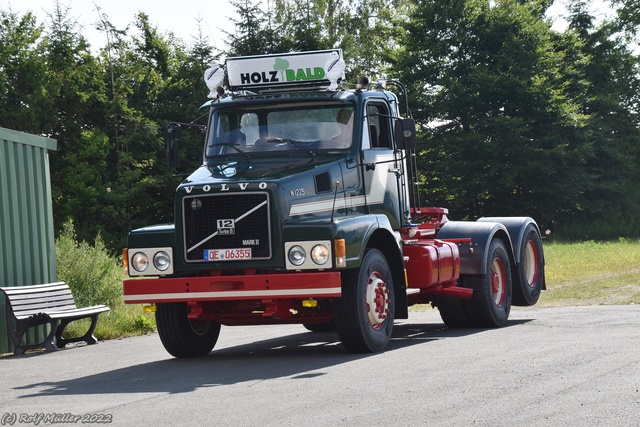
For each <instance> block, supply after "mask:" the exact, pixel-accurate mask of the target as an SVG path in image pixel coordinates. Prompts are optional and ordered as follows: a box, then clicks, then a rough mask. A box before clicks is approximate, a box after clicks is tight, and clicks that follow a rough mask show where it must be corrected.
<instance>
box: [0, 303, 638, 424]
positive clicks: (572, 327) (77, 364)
mask: <svg viewBox="0 0 640 427" xmlns="http://www.w3.org/2000/svg"><path fill="white" fill-rule="evenodd" d="M82 416H84V418H82ZM46 420H49V421H67V422H66V423H65V424H68V425H75V424H80V423H82V422H83V421H85V422H97V421H103V422H110V423H111V424H112V425H118V426H125V425H126V426H134V425H179V426H206V425H209V426H227V425H228V426H334V425H340V426H364V425H366V426H370V425H379V426H418V425H425V426H492V427H493V426H510V427H512V426H572V427H574V426H616V427H620V426H640V306H637V305H629V306H598V307H564V308H526V309H525V308H514V309H513V311H512V315H511V321H510V322H509V325H508V326H507V327H505V328H502V329H493V330H486V329H483V330H458V331H456V330H449V329H447V328H446V327H445V326H444V325H443V324H442V322H441V321H440V317H439V316H438V314H437V312H435V311H429V312H422V313H411V316H410V319H409V320H407V321H399V322H397V324H396V327H395V332H394V337H393V340H392V342H391V344H390V346H389V348H388V349H387V351H385V352H384V353H378V354H373V355H354V354H349V353H347V352H346V351H345V350H344V349H343V348H342V346H341V345H340V344H339V342H338V341H337V336H336V335H335V334H331V333H310V332H306V330H305V329H303V328H302V326H298V325H287V326H266V327H223V329H222V332H221V336H220V340H219V341H218V345H217V346H216V348H215V349H214V351H213V352H212V353H211V354H210V355H208V356H207V357H203V358H198V359H189V360H178V359H173V358H171V356H169V354H168V353H166V352H165V350H164V348H163V347H162V344H161V343H160V339H159V338H158V336H157V335H150V336H144V337H137V338H129V339H123V340H114V341H104V342H101V343H99V344H98V345H93V346H77V347H72V348H68V349H63V350H60V351H58V352H55V353H48V354H46V353H45V354H37V355H28V356H22V357H4V358H2V359H0V425H1V424H4V425H16V426H18V425H44V424H45V421H46Z"/></svg>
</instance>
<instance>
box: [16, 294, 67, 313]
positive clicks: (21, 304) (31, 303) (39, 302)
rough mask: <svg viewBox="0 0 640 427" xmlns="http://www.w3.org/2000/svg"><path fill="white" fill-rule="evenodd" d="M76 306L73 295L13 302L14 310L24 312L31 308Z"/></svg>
mask: <svg viewBox="0 0 640 427" xmlns="http://www.w3.org/2000/svg"><path fill="white" fill-rule="evenodd" d="M68 304H75V301H74V299H73V297H72V296H71V295H61V296H56V297H55V298H47V297H41V298H33V299H29V300H20V301H11V307H13V308H14V310H23V309H25V308H29V307H39V306H41V307H58V306H61V305H68Z"/></svg>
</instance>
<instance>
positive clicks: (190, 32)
mask: <svg viewBox="0 0 640 427" xmlns="http://www.w3.org/2000/svg"><path fill="white" fill-rule="evenodd" d="M59 1H60V4H61V5H62V6H68V7H69V8H70V16H71V17H73V18H74V19H76V20H77V22H78V24H79V25H80V26H81V27H82V28H83V34H84V36H85V37H86V38H87V39H88V40H89V43H90V44H91V47H92V48H93V49H95V50H97V49H99V48H100V47H102V46H103V45H104V44H105V42H106V39H105V36H104V34H101V33H100V32H98V31H97V30H96V29H95V28H94V27H95V23H96V22H97V21H98V12H97V11H96V5H98V6H99V7H100V9H101V10H102V13H106V14H107V16H108V18H109V20H110V21H111V23H112V24H114V25H115V26H116V28H118V29H124V28H125V27H126V26H127V25H130V24H132V23H133V22H134V17H135V15H136V14H137V13H138V12H139V11H143V12H145V13H146V14H147V15H149V19H150V22H151V24H152V25H154V26H155V27H157V28H158V30H159V31H160V32H161V33H165V32H169V31H171V32H173V33H174V34H175V35H176V36H177V37H178V38H180V39H181V40H182V41H184V42H185V43H186V44H188V45H192V44H193V40H194V39H193V37H194V36H195V35H196V34H197V18H202V21H201V25H202V30H203V32H204V34H205V35H207V36H208V37H209V41H210V42H211V43H212V44H213V45H214V46H215V47H216V48H217V49H219V50H220V49H223V48H224V47H225V44H224V41H225V40H226V36H225V35H224V33H223V32H222V31H221V30H225V31H228V32H231V33H233V32H234V26H233V23H232V21H231V19H230V18H234V19H236V18H237V16H236V14H235V9H234V8H233V6H232V5H231V3H230V2H229V0H178V1H177V2H176V1H171V2H170V1H167V0H164V1H162V0H160V1H158V0H59ZM566 1H567V0H556V4H554V6H552V8H551V9H550V16H552V17H553V19H554V21H555V26H554V28H556V29H558V30H562V29H563V21H562V19H561V18H560V17H561V16H562V15H563V14H564V13H566V9H565V8H564V4H565V3H566ZM590 4H591V8H592V9H591V10H592V12H593V13H595V16H596V17H602V16H604V15H606V14H610V15H612V14H613V12H612V11H611V10H610V9H609V8H608V7H607V6H606V4H607V3H606V0H593V1H591V3H590ZM53 6H54V0H0V8H1V9H2V10H8V9H9V8H10V9H11V10H12V11H13V12H16V13H19V14H20V15H22V14H24V13H25V12H27V11H29V10H30V11H32V12H34V13H35V14H36V15H37V17H38V22H39V23H43V22H46V18H47V13H49V12H51V11H52V10H53Z"/></svg>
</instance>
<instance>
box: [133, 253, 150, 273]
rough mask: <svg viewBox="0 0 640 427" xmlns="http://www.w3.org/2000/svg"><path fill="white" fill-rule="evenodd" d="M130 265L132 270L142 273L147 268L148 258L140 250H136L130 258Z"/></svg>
mask: <svg viewBox="0 0 640 427" xmlns="http://www.w3.org/2000/svg"><path fill="white" fill-rule="evenodd" d="M131 266H132V267H133V268H134V270H136V271H139V272H141V273H142V272H143V271H145V270H146V269H147V267H149V258H148V257H147V255H145V254H143V253H142V252H137V253H136V254H135V255H134V256H133V257H132V258H131Z"/></svg>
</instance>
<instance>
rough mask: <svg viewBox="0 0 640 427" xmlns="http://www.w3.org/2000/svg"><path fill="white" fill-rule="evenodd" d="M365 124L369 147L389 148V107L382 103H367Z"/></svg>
mask: <svg viewBox="0 0 640 427" xmlns="http://www.w3.org/2000/svg"><path fill="white" fill-rule="evenodd" d="M367 124H368V130H369V143H370V144H371V148H383V149H389V150H390V149H391V137H390V135H391V134H390V131H391V126H390V125H389V109H388V108H387V106H386V104H383V103H369V104H367Z"/></svg>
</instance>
